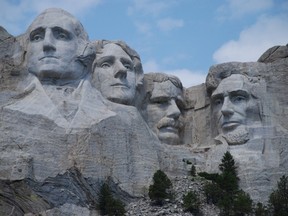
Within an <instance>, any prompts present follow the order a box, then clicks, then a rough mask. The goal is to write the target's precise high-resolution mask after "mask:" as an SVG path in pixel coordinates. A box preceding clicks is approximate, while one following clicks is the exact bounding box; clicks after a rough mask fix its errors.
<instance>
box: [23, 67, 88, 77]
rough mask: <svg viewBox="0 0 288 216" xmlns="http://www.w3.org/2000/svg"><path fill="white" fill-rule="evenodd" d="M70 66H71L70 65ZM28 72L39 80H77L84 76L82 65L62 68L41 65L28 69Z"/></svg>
mask: <svg viewBox="0 0 288 216" xmlns="http://www.w3.org/2000/svg"><path fill="white" fill-rule="evenodd" d="M70 66H71V65H70ZM28 71H29V72H30V73H32V74H34V75H35V76H36V77H38V78H39V79H40V80H47V79H53V80H67V81H69V80H71V81H75V80H79V79H81V78H82V77H83V76H84V75H85V74H86V71H84V68H83V66H82V65H75V66H74V67H73V65H72V67H67V66H66V67H64V66H63V65H61V64H58V63H49V64H48V63H47V64H43V65H41V66H40V67H37V66H30V67H28Z"/></svg>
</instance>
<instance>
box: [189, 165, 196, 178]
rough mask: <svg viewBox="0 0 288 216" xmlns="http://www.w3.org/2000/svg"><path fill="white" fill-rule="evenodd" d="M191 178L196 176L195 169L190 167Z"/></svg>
mask: <svg viewBox="0 0 288 216" xmlns="http://www.w3.org/2000/svg"><path fill="white" fill-rule="evenodd" d="M190 174H191V176H193V177H195V176H196V167H195V166H194V165H192V167H191V170H190Z"/></svg>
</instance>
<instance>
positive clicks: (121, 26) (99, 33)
mask: <svg viewBox="0 0 288 216" xmlns="http://www.w3.org/2000/svg"><path fill="white" fill-rule="evenodd" d="M48 7H60V8H63V9H65V10H67V11H69V12H70V13H72V14H73V15H74V16H76V17H77V18H78V19H79V20H80V21H81V23H82V24H83V25H84V28H85V29H86V31H87V33H88V35H89V38H90V40H98V39H111V40H124V41H125V42H126V43H127V44H129V45H130V46H131V47H132V48H134V49H135V50H136V51H137V52H138V53H139V55H140V57H141V60H142V64H143V67H144V71H145V73H148V72H165V73H169V74H174V75H176V76H178V77H179V78H180V79H181V81H182V83H183V84H184V86H185V87H190V86H193V85H197V84H200V83H203V82H204V81H205V77H206V75H207V72H208V70H209V67H210V66H211V65H214V64H218V63H223V62H229V61H257V59H258V58H259V57H260V55H261V54H262V53H263V52H264V51H266V50H267V49H268V48H270V47H272V46H274V45H286V44H287V43H288V0H217V1H215V0H198V1H197V0H45V1H40V0H0V25H1V26H3V27H4V28H5V29H6V30H7V31H8V32H9V33H10V34H12V35H14V36H17V35H19V34H22V33H24V32H25V31H26V29H27V27H28V25H29V24H30V23H31V22H32V20H33V19H34V18H35V17H36V16H37V14H39V13H40V12H41V11H43V10H44V9H46V8H48Z"/></svg>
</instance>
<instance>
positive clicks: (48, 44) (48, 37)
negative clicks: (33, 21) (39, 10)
mask: <svg viewBox="0 0 288 216" xmlns="http://www.w3.org/2000/svg"><path fill="white" fill-rule="evenodd" d="M55 50H56V46H55V41H54V37H53V33H52V31H51V30H50V29H47V30H46V32H45V36H44V40H43V51H44V52H47V51H55Z"/></svg>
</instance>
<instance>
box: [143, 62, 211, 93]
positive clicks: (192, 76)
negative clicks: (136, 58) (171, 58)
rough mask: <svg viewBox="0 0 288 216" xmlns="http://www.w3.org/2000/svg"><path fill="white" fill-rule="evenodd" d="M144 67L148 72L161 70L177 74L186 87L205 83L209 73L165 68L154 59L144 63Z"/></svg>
mask: <svg viewBox="0 0 288 216" xmlns="http://www.w3.org/2000/svg"><path fill="white" fill-rule="evenodd" d="M143 69H144V71H145V72H146V73H150V72H161V73H166V74H171V75H174V76H177V77H178V78H179V79H180V80H181V82H182V84H183V86H184V87H185V88H189V87H191V86H195V85H199V84H201V83H204V82H205V79H206V75H207V74H205V73H204V72H200V71H191V70H189V69H176V70H165V69H164V70H163V69H161V67H160V65H159V64H157V63H156V61H154V60H149V61H147V62H145V63H143Z"/></svg>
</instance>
